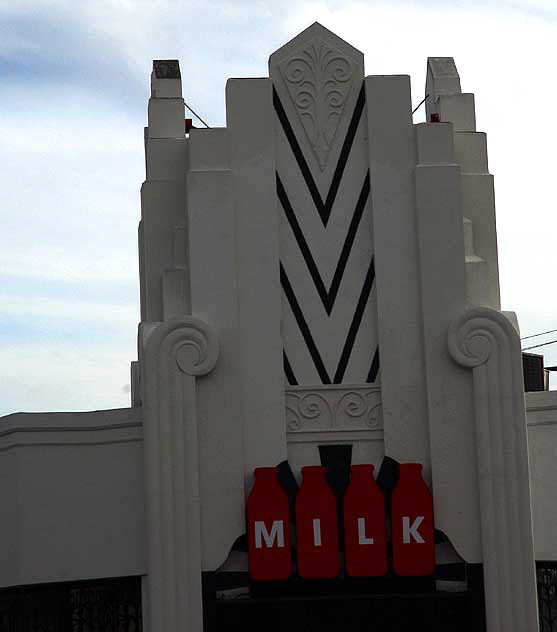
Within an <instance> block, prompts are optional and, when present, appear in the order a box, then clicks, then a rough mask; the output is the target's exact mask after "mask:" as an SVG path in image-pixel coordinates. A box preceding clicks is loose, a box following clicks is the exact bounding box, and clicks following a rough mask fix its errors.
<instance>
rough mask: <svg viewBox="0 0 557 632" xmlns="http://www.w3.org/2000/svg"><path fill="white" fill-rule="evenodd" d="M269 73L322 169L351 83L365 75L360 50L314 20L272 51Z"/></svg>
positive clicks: (346, 100) (332, 142)
mask: <svg viewBox="0 0 557 632" xmlns="http://www.w3.org/2000/svg"><path fill="white" fill-rule="evenodd" d="M269 73H270V76H271V78H272V79H273V81H274V82H275V83H276V82H277V80H280V82H281V83H282V85H283V86H284V89H285V91H286V92H287V94H288V96H289V98H290V100H291V102H292V105H293V107H294V109H295V110H296V112H297V115H298V117H299V120H300V123H301V126H302V129H303V131H304V133H305V135H306V137H307V139H308V142H309V144H310V146H311V148H312V150H313V153H314V155H315V158H316V160H317V163H318V165H319V168H320V169H321V170H323V169H324V168H325V166H326V165H327V161H328V159H329V155H330V153H331V149H332V147H333V144H334V142H335V138H336V136H337V129H338V126H339V123H340V121H341V120H342V117H343V114H344V112H345V109H346V105H347V102H348V100H349V96H350V95H351V93H352V88H353V86H354V84H355V83H359V82H360V81H361V78H362V76H363V55H362V53H361V52H360V51H358V50H357V49H355V48H354V47H353V46H351V45H350V44H348V43H347V42H345V41H344V40H342V39H341V38H340V37H338V36H336V35H335V34H334V33H332V32H331V31H329V30H328V29H326V28H325V27H323V26H321V24H319V23H318V22H315V23H314V24H312V25H311V26H310V27H308V28H307V29H306V30H305V31H302V33H300V34H299V35H297V36H296V37H295V38H294V39H292V40H291V41H290V42H288V43H287V44H285V45H284V46H282V47H281V48H279V49H278V50H277V51H276V52H274V53H273V54H272V55H271V57H270V58H269Z"/></svg>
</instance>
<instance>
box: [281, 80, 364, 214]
mask: <svg viewBox="0 0 557 632" xmlns="http://www.w3.org/2000/svg"><path fill="white" fill-rule="evenodd" d="M273 105H274V108H275V112H276V113H277V116H278V119H279V121H280V124H281V126H282V129H283V131H284V134H285V136H286V138H287V139H288V143H289V145H290V148H291V149H292V153H293V154H294V157H295V158H296V162H297V163H298V167H299V168H300V171H301V173H302V176H303V178H304V181H305V183H306V186H307V188H308V190H309V192H310V195H311V197H312V199H313V202H314V204H315V207H316V208H317V212H318V213H319V216H320V217H321V221H322V222H323V225H324V226H327V222H328V221H329V217H330V216H331V210H332V208H333V204H334V202H335V199H336V196H337V192H338V188H339V186H340V182H341V180H342V176H343V173H344V168H345V167H346V163H347V161H348V156H349V155H350V150H351V149H352V143H353V142H354V137H355V136H356V130H357V129H358V124H359V122H360V118H361V116H362V111H363V109H364V105H365V91H364V84H363V83H362V87H361V89H360V93H359V95H358V100H357V101H356V106H355V107H354V112H353V113H352V118H351V120H350V125H349V126H348V131H347V132H346V137H345V139H344V143H343V144H342V149H341V151H340V155H339V158H338V162H337V165H336V167H335V171H334V174H333V179H332V180H331V186H330V188H329V192H328V193H327V198H326V200H325V202H323V199H322V197H321V194H320V193H319V189H318V188H317V185H316V184H315V180H314V179H313V176H312V174H311V170H310V168H309V166H308V164H307V162H306V159H305V157H304V153H303V151H302V149H301V147H300V145H299V143H298V140H297V138H296V134H294V130H293V129H292V126H291V125H290V121H289V120H288V116H287V115H286V112H285V110H284V107H283V105H282V103H281V101H280V98H279V95H278V93H277V91H276V89H275V88H274V87H273Z"/></svg>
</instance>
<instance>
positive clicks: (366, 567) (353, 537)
mask: <svg viewBox="0 0 557 632" xmlns="http://www.w3.org/2000/svg"><path fill="white" fill-rule="evenodd" d="M343 505H344V551H345V556H346V572H347V573H348V574H349V575H350V576H352V577H372V576H379V575H385V574H386V572H387V530H386V527H385V498H384V496H383V493H382V492H381V490H380V489H379V487H377V484H376V483H375V480H374V479H373V465H353V466H352V468H351V476H350V484H349V485H348V488H347V490H346V493H345V494H344V501H343Z"/></svg>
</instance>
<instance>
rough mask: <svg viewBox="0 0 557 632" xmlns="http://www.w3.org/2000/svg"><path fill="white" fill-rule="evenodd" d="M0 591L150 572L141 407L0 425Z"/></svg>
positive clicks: (12, 419) (16, 417) (35, 416)
mask: <svg viewBox="0 0 557 632" xmlns="http://www.w3.org/2000/svg"><path fill="white" fill-rule="evenodd" d="M0 497H1V498H2V502H1V503H0V539H1V541H2V547H1V549H0V550H1V552H2V553H1V559H0V587H4V586H14V585H22V584H33V583H40V582H56V581H69V580H78V579H89V578H104V577H118V576H125V575H138V574H142V573H144V572H145V557H144V556H145V546H144V508H143V446H142V428H141V409H140V408H130V409H122V410H105V411H96V412H87V413H16V414H13V415H8V416H6V417H3V418H1V419H0Z"/></svg>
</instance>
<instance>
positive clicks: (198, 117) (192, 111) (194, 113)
mask: <svg viewBox="0 0 557 632" xmlns="http://www.w3.org/2000/svg"><path fill="white" fill-rule="evenodd" d="M184 105H185V106H186V107H187V108H188V110H189V111H190V112H191V113H192V114H193V115H194V116H195V118H196V119H199V120H200V121H201V122H202V123H203V125H205V127H206V128H207V129H211V128H210V127H209V126H208V125H207V123H205V121H204V120H203V119H202V118H201V117H200V116H199V114H198V113H197V112H196V111H195V110H192V109H191V108H190V106H189V105H188V104H187V103H186V102H185V101H184Z"/></svg>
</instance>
